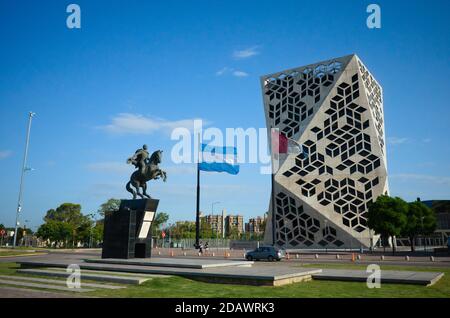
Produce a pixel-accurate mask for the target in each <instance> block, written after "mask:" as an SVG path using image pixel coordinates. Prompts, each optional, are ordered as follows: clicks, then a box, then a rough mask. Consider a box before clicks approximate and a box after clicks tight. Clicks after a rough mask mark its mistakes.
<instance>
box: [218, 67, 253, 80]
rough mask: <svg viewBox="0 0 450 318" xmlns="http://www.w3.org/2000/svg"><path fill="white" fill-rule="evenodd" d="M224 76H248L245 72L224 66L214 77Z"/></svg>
mask: <svg viewBox="0 0 450 318" xmlns="http://www.w3.org/2000/svg"><path fill="white" fill-rule="evenodd" d="M226 74H231V75H233V76H236V77H246V76H248V75H249V74H248V73H247V72H244V71H241V70H236V69H234V68H230V67H227V66H225V67H224V68H222V69H220V70H218V71H217V72H216V76H222V75H226Z"/></svg>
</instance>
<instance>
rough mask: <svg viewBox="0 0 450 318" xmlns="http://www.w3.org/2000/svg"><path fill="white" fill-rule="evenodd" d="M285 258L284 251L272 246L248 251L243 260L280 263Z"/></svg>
mask: <svg viewBox="0 0 450 318" xmlns="http://www.w3.org/2000/svg"><path fill="white" fill-rule="evenodd" d="M285 257H286V251H285V250H283V249H279V248H277V247H274V246H260V247H258V248H257V249H255V250H253V251H249V252H247V253H246V254H245V258H246V259H247V260H248V261H253V260H255V261H258V260H262V259H263V260H268V261H273V260H277V261H281V259H283V258H285Z"/></svg>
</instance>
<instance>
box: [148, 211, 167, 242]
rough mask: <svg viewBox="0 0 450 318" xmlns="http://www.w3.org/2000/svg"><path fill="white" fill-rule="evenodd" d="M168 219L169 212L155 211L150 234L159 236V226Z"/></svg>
mask: <svg viewBox="0 0 450 318" xmlns="http://www.w3.org/2000/svg"><path fill="white" fill-rule="evenodd" d="M167 221H169V214H167V213H165V212H158V213H156V216H155V219H154V220H153V225H152V235H153V236H157V237H160V236H161V227H162V226H163V224H165V223H167Z"/></svg>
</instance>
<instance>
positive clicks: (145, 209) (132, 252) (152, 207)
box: [102, 199, 159, 259]
mask: <svg viewBox="0 0 450 318" xmlns="http://www.w3.org/2000/svg"><path fill="white" fill-rule="evenodd" d="M158 203H159V200H153V199H140V200H122V201H121V202H120V209H119V211H115V212H108V213H106V214H105V225H104V233H103V249H102V258H123V259H129V258H149V257H151V254H152V224H153V220H154V218H155V215H156V209H157V208H158Z"/></svg>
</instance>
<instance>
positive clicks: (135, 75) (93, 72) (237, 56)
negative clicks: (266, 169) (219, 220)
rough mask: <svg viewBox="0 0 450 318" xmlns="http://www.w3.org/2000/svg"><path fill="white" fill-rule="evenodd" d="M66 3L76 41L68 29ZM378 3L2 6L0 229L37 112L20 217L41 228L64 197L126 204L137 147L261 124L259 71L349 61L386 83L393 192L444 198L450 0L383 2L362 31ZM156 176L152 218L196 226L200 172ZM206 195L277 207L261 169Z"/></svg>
mask: <svg viewBox="0 0 450 318" xmlns="http://www.w3.org/2000/svg"><path fill="white" fill-rule="evenodd" d="M70 3H77V4H78V5H80V7H81V19H82V20H81V26H82V28H81V29H80V30H74V29H72V30H71V29H68V28H67V27H66V18H67V16H68V14H67V13H66V7H67V5H68V4H70ZM370 3H371V2H370V1H357V0H354V1H277V2H274V1H263V0H260V1H229V0H228V1H111V0H109V1H99V0H97V1H79V0H78V1H75V0H74V1H71V2H69V1H39V2H37V1H20V0H14V1H7V0H2V1H0V39H1V43H2V46H1V50H0V176H1V178H0V223H4V224H5V225H8V226H12V225H13V223H14V218H15V209H16V204H17V196H18V188H19V177H20V168H21V164H22V156H23V148H24V143H25V132H26V123H27V112H28V111H30V110H33V111H34V112H36V113H37V116H36V117H35V119H34V122H33V127H32V137H31V146H30V153H29V165H30V166H32V167H33V168H35V169H36V170H35V171H32V172H30V173H28V174H27V175H26V183H25V192H24V202H23V214H22V216H21V218H22V221H23V220H29V221H30V222H29V224H28V226H33V227H35V226H37V225H39V224H40V223H41V222H42V217H43V216H44V214H45V212H46V211H47V210H48V209H50V208H54V207H56V206H58V205H59V204H61V203H63V202H75V203H80V204H81V205H82V208H83V212H85V213H90V212H92V211H95V210H97V208H98V206H99V205H100V204H101V203H102V202H104V201H105V200H106V199H108V198H110V197H118V198H124V197H128V193H127V192H126V191H125V189H124V187H123V186H124V184H125V183H126V182H127V179H128V175H129V174H130V173H131V167H130V166H126V165H124V164H123V162H124V161H125V160H126V158H127V157H128V156H129V155H131V154H132V153H133V152H134V151H135V150H136V149H137V148H138V147H139V146H141V145H142V144H143V143H146V144H148V146H149V148H150V150H155V149H163V150H165V153H166V154H169V152H170V149H171V147H172V146H173V144H174V142H173V141H171V140H170V138H169V136H170V128H171V127H174V126H176V125H179V124H183V123H185V122H187V121H188V120H191V119H193V118H202V119H203V120H205V121H206V122H208V124H209V125H211V126H215V127H219V128H221V129H224V128H226V127H243V128H248V127H256V128H259V127H264V126H265V122H264V113H263V107H262V98H261V92H260V83H259V76H261V75H264V74H268V73H273V72H276V71H279V70H283V69H287V68H292V67H297V66H302V65H305V64H310V63H314V62H317V61H321V60H326V59H330V58H333V57H340V56H344V55H348V54H351V53H356V54H357V55H358V56H359V57H360V58H361V59H362V60H363V62H364V63H365V64H366V65H367V66H368V67H369V69H370V71H371V72H372V74H374V76H375V77H376V78H377V80H378V81H379V82H380V83H381V85H382V86H383V90H384V108H385V123H386V136H387V140H388V168H389V175H390V180H389V184H390V190H391V194H392V195H399V196H402V197H404V198H405V199H415V198H416V197H418V196H420V197H421V198H422V199H449V198H450V161H449V160H448V158H449V157H450V151H449V149H450V147H449V143H450V142H449V140H448V137H449V132H450V128H449V127H450V126H449V124H448V123H449V118H450V110H449V107H448V106H449V100H450V93H449V87H450V85H449V84H450V76H448V75H447V74H448V73H449V71H450V65H449V64H450V59H449V56H450V44H449V35H450V29H449V24H448V17H447V15H448V12H449V10H450V3H449V2H448V1H432V2H430V1H378V2H376V3H378V4H379V5H380V6H381V19H382V28H381V29H368V28H367V26H366V18H367V16H368V14H367V13H366V7H367V5H368V4H370ZM126 118H128V119H130V118H131V120H137V122H138V123H139V122H140V123H142V121H143V127H141V126H139V125H138V126H132V125H131V126H132V127H131V128H130V123H129V122H128V124H127V123H126V121H124V119H126ZM124 122H125V123H124ZM149 123H150V124H152V125H153V127H156V128H158V129H148V127H147V126H145V125H147V124H149ZM133 127H134V128H133ZM162 168H164V169H166V170H168V174H169V179H168V182H167V183H162V182H152V183H151V184H150V190H149V192H150V193H151V194H152V195H153V196H154V197H157V198H159V199H160V207H159V210H160V211H165V212H168V213H169V214H170V215H171V221H172V222H173V221H176V220H180V219H194V215H195V214H194V213H195V168H194V166H193V165H183V166H176V165H174V164H173V163H171V162H170V158H169V156H166V157H165V158H164V162H163V164H162ZM202 187H203V190H202V200H201V209H202V210H203V211H205V212H207V213H209V212H210V211H211V203H212V202H215V201H220V202H221V203H220V204H216V205H215V209H216V213H217V211H219V210H220V209H221V208H226V209H227V211H228V213H240V214H243V215H244V216H245V217H246V218H248V217H251V216H256V215H262V214H263V213H264V212H265V211H266V210H267V207H268V199H269V193H270V176H268V175H261V174H259V166H258V165H256V164H253V165H252V164H247V165H243V166H242V167H241V173H240V174H239V175H237V176H231V175H224V174H212V173H209V174H207V175H206V174H204V175H203V176H202Z"/></svg>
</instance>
